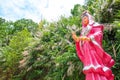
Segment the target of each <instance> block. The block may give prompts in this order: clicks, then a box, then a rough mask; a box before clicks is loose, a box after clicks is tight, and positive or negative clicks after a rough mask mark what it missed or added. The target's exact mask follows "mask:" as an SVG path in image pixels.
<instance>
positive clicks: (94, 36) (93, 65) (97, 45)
mask: <svg viewBox="0 0 120 80" xmlns="http://www.w3.org/2000/svg"><path fill="white" fill-rule="evenodd" d="M80 36H86V37H88V38H90V39H91V40H90V41H79V42H76V51H77V55H78V57H79V59H80V60H81V61H82V62H83V65H84V68H83V73H84V74H85V75H86V80H114V75H113V74H112V71H111V69H110V68H111V67H112V66H113V65H114V60H113V59H112V57H111V56H110V55H109V54H107V53H106V52H105V51H104V50H103V48H102V38H103V25H101V24H98V23H94V24H92V25H89V24H88V25H87V26H86V27H82V32H81V35H80Z"/></svg>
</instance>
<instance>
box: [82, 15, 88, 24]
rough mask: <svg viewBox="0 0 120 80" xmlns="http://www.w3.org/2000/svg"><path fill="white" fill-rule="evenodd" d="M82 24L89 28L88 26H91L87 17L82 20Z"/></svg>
mask: <svg viewBox="0 0 120 80" xmlns="http://www.w3.org/2000/svg"><path fill="white" fill-rule="evenodd" d="M82 24H83V25H84V26H87V25H88V24H89V19H88V17H87V16H84V17H83V18H82Z"/></svg>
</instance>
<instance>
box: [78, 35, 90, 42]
mask: <svg viewBox="0 0 120 80" xmlns="http://www.w3.org/2000/svg"><path fill="white" fill-rule="evenodd" d="M79 39H80V40H81V41H90V38H88V37H86V36H81V37H80V38H79Z"/></svg>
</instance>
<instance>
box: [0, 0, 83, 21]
mask: <svg viewBox="0 0 120 80" xmlns="http://www.w3.org/2000/svg"><path fill="white" fill-rule="evenodd" d="M75 4H84V0H0V17H2V18H5V19H6V20H12V21H15V20H18V19H21V18H27V19H32V20H33V21H35V22H39V21H40V20H41V19H46V20H47V21H55V20H58V19H59V18H60V16H61V15H64V16H65V17H68V16H70V15H71V14H70V10H71V9H72V8H73V7H74V5H75Z"/></svg>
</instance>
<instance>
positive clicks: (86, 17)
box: [82, 11, 94, 27]
mask: <svg viewBox="0 0 120 80" xmlns="http://www.w3.org/2000/svg"><path fill="white" fill-rule="evenodd" d="M93 23H94V19H93V17H92V16H91V15H90V14H89V12H88V11H84V12H83V14H82V25H83V26H84V27H86V26H87V25H88V24H89V25H91V24H93Z"/></svg>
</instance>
